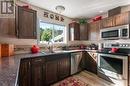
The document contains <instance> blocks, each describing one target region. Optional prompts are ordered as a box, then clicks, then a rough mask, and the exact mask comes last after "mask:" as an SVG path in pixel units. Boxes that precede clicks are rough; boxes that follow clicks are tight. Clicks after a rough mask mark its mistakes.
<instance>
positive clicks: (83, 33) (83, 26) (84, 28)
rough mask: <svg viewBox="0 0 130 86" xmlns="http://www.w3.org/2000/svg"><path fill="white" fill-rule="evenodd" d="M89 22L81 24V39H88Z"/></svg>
mask: <svg viewBox="0 0 130 86" xmlns="http://www.w3.org/2000/svg"><path fill="white" fill-rule="evenodd" d="M87 39H88V36H87V23H86V24H80V40H87Z"/></svg>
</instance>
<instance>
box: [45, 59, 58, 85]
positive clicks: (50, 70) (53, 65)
mask: <svg viewBox="0 0 130 86" xmlns="http://www.w3.org/2000/svg"><path fill="white" fill-rule="evenodd" d="M57 74H58V73H57V60H52V61H48V62H46V73H45V75H46V86H49V85H50V84H52V83H54V82H56V81H57V80H58V77H57Z"/></svg>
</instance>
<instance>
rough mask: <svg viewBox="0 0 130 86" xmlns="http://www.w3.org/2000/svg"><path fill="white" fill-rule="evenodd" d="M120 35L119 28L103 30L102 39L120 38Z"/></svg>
mask: <svg viewBox="0 0 130 86" xmlns="http://www.w3.org/2000/svg"><path fill="white" fill-rule="evenodd" d="M119 37H120V34H119V30H110V31H102V32H101V39H118V38H119Z"/></svg>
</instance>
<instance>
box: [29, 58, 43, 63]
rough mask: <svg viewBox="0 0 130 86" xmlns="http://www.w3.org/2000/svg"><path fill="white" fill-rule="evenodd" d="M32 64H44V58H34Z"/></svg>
mask: <svg viewBox="0 0 130 86" xmlns="http://www.w3.org/2000/svg"><path fill="white" fill-rule="evenodd" d="M31 62H32V64H36V63H45V58H42V57H36V58H33V59H32V61H31Z"/></svg>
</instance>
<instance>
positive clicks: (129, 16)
mask: <svg viewBox="0 0 130 86" xmlns="http://www.w3.org/2000/svg"><path fill="white" fill-rule="evenodd" d="M125 24H130V12H125V13H121V14H118V15H116V16H115V25H116V26H119V25H125Z"/></svg>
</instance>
